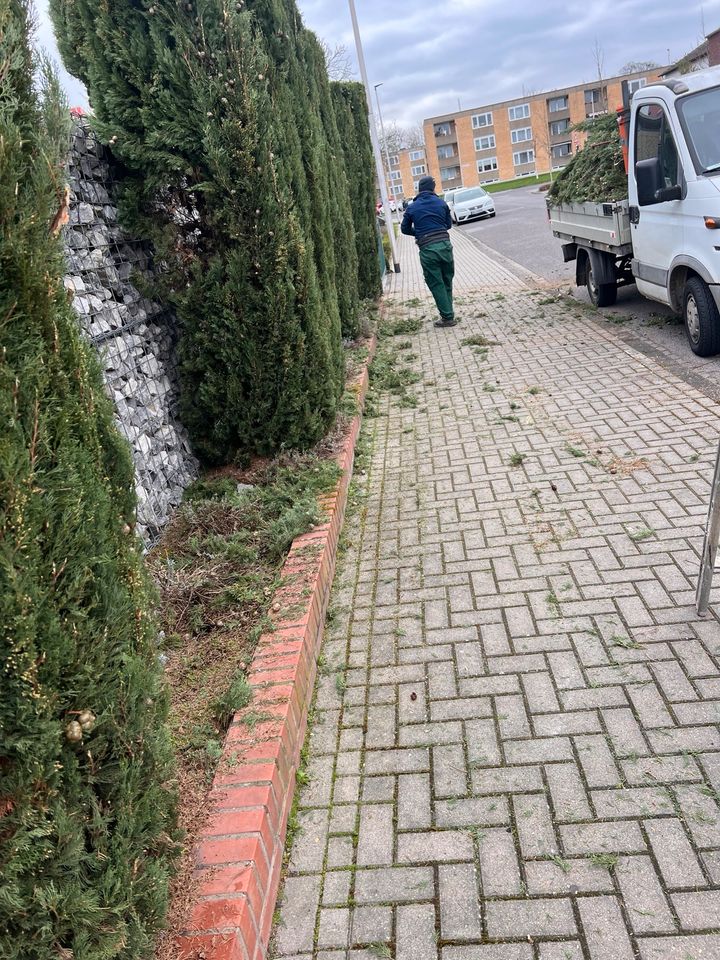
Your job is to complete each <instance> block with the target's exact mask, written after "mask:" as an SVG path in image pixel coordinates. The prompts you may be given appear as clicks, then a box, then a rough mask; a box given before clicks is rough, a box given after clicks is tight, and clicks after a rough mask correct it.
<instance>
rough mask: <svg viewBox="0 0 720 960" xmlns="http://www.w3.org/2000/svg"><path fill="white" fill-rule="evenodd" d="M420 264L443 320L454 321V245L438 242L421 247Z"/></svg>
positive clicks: (446, 241)
mask: <svg viewBox="0 0 720 960" xmlns="http://www.w3.org/2000/svg"><path fill="white" fill-rule="evenodd" d="M420 263H421V264H422V268H423V275H424V277H425V283H426V284H427V285H428V287H429V288H430V293H431V294H432V295H433V297H434V298H435V303H436V304H437V308H438V310H439V311H440V316H441V317H442V318H443V320H452V319H453V317H454V316H455V311H454V310H453V292H452V285H453V277H454V276H455V260H454V258H453V248H452V244H451V243H450V241H449V240H438V241H437V242H436V243H429V244H428V245H427V246H426V247H420Z"/></svg>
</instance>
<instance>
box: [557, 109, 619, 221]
mask: <svg viewBox="0 0 720 960" xmlns="http://www.w3.org/2000/svg"><path fill="white" fill-rule="evenodd" d="M574 129H575V130H580V131H584V132H586V133H587V135H588V138H587V143H586V144H585V146H584V147H583V148H582V149H581V150H580V151H579V152H578V153H576V154H575V156H574V157H573V158H572V160H571V161H570V162H569V163H568V165H567V166H566V167H565V168H564V170H563V171H562V173H560V174H559V175H558V178H557V180H556V181H555V183H554V184H553V186H552V188H551V190H550V191H549V194H548V196H549V197H550V200H551V201H554V202H555V203H584V202H586V201H588V200H591V201H595V202H596V203H611V202H613V201H616V200H622V199H624V198H625V197H627V189H628V188H627V174H626V172H625V163H624V161H623V154H622V145H621V143H620V133H619V130H618V125H617V118H616V115H615V113H614V112H613V113H607V114H604V115H602V116H600V117H594V118H593V119H591V120H586V121H585V122H584V123H580V124H578V125H577V126H576V127H574Z"/></svg>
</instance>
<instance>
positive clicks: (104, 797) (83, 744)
mask: <svg viewBox="0 0 720 960" xmlns="http://www.w3.org/2000/svg"><path fill="white" fill-rule="evenodd" d="M28 24H29V7H28V2H27V0H0V63H1V64H2V68H1V69H0V331H1V333H0V338H1V340H2V352H0V424H1V426H0V623H1V624H2V627H0V657H1V658H2V664H3V670H2V688H1V692H0V824H1V828H0V955H1V956H2V957H3V958H4V960H58V958H61V957H71V956H72V957H74V958H75V960H101V958H110V957H122V958H123V960H130V958H134V957H140V956H146V955H147V953H148V950H149V949H150V944H151V939H152V934H153V932H154V931H155V930H156V929H157V928H158V927H159V926H160V925H161V923H162V920H163V916H164V912H165V907H166V899H167V882H168V872H169V856H170V854H171V852H172V850H173V849H174V842H173V840H172V838H171V832H172V829H173V827H172V823H173V800H172V796H171V794H170V792H169V791H168V789H167V787H166V784H167V782H168V778H169V776H170V775H171V772H172V770H171V764H170V753H169V743H168V738H167V735H166V729H165V715H166V704H165V699H164V696H163V694H162V692H161V687H160V682H159V675H158V668H157V660H156V652H157V651H156V646H155V629H154V626H153V623H152V621H151V619H150V618H149V617H148V614H147V609H148V600H149V597H148V587H147V583H146V580H145V578H144V574H143V568H142V564H141V557H140V554H139V551H138V548H137V544H136V540H135V538H134V536H133V535H132V525H133V518H134V509H135V501H134V489H133V487H134V477H133V469H132V463H131V460H130V456H129V452H128V450H127V449H126V446H125V444H124V442H122V441H121V440H120V438H119V436H118V434H117V433H116V431H115V428H114V425H113V416H112V410H111V407H110V404H109V402H108V400H107V399H106V397H105V395H104V391H103V387H102V381H101V378H100V374H99V371H98V369H97V367H96V365H95V362H94V359H93V357H92V355H91V353H90V351H89V348H88V347H87V345H86V344H85V342H84V340H83V338H82V336H81V334H80V332H79V330H78V325H77V318H76V317H75V314H74V312H73V311H72V309H71V307H70V306H69V304H68V301H67V298H66V296H65V292H64V289H63V284H62V279H61V278H62V274H63V269H64V264H63V259H62V249H61V244H60V242H59V240H58V239H57V236H56V235H55V234H54V232H53V231H52V230H51V224H52V223H53V221H54V218H55V217H56V214H57V213H58V211H59V209H60V208H61V207H62V203H63V200H64V190H65V178H64V162H65V156H66V151H67V146H68V142H69V113H68V110H67V105H66V104H65V102H64V100H63V98H62V96H61V95H60V92H59V87H58V84H57V80H56V77H55V76H54V74H53V72H52V70H51V69H50V68H49V67H48V66H47V64H44V63H40V64H38V62H37V59H36V58H35V57H34V55H33V53H32V52H31V49H30V46H29V39H28V34H29V25H28Z"/></svg>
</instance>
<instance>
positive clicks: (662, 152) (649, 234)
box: [628, 101, 687, 303]
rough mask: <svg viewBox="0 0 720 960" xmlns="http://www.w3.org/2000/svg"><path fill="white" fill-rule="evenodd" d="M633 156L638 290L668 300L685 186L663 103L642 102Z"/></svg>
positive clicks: (679, 241) (632, 217)
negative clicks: (670, 270) (668, 285)
mask: <svg viewBox="0 0 720 960" xmlns="http://www.w3.org/2000/svg"><path fill="white" fill-rule="evenodd" d="M631 156H632V167H631V171H630V175H629V178H628V179H629V188H630V222H631V224H632V242H633V265H632V266H633V273H634V274H635V278H636V282H637V288H638V290H639V291H640V293H642V294H644V295H645V296H646V297H650V298H651V299H653V300H659V301H661V302H662V303H668V302H669V296H668V290H667V283H668V273H669V268H670V264H671V263H672V261H673V258H674V257H675V256H676V255H677V254H678V253H679V252H680V251H681V250H682V249H683V242H684V237H683V231H684V222H683V221H684V213H683V198H684V197H685V194H686V192H687V190H686V184H685V177H684V175H683V170H682V164H681V160H680V155H679V153H678V149H677V146H676V141H675V136H674V134H673V130H672V126H671V123H670V120H669V118H668V114H667V111H666V109H665V107H664V105H663V104H662V103H661V102H659V101H658V102H656V103H644V104H642V105H641V106H640V107H638V109H637V111H636V113H635V124H634V131H633V142H632V151H631Z"/></svg>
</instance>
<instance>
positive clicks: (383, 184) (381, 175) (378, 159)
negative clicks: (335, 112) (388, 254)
mask: <svg viewBox="0 0 720 960" xmlns="http://www.w3.org/2000/svg"><path fill="white" fill-rule="evenodd" d="M348 4H349V5H350V17H351V19H352V25H353V33H354V34H355V48H356V50H357V58H358V66H359V67H360V76H361V77H362V82H363V85H364V87H365V97H366V99H367V105H368V113H369V115H370V139H371V140H372V146H373V154H374V155H375V169H376V171H377V177H378V181H379V182H380V196H381V198H382V202H383V209H384V210H385V227H386V228H387V232H388V237H389V239H390V249H391V250H392V258H393V269H394V270H395V273H400V260H399V258H398V249H397V238H396V237H395V224H394V222H393V218H392V210H391V209H390V199H389V197H388V189H387V180H386V179H385V171H384V170H383V160H382V153H381V152H380V142H379V140H378V133H377V127H376V125H375V111H374V110H373V103H372V90H371V88H370V84H369V82H368V75H367V68H366V66H365V54H364V53H363V48H362V40H361V39H360V27H359V26H358V19H357V13H356V12H355V0H348Z"/></svg>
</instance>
